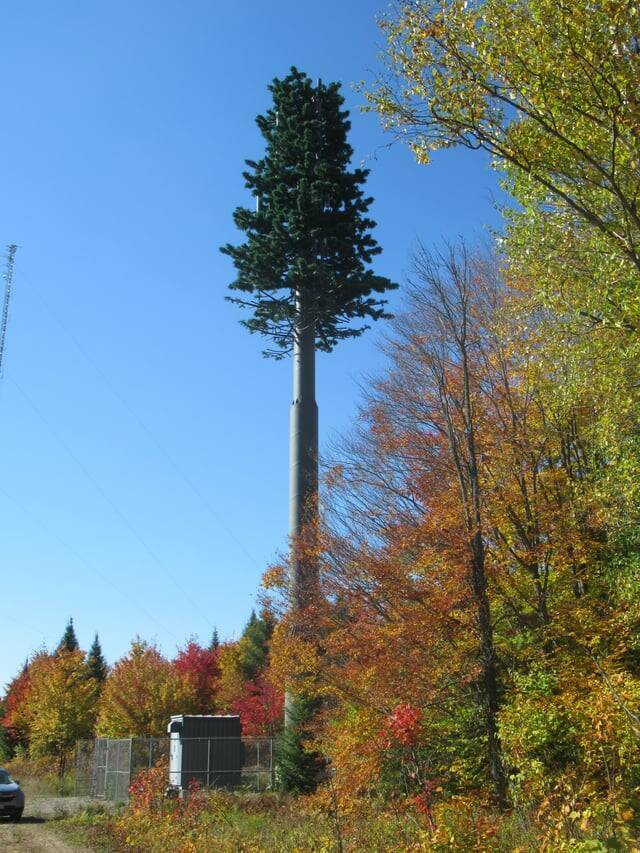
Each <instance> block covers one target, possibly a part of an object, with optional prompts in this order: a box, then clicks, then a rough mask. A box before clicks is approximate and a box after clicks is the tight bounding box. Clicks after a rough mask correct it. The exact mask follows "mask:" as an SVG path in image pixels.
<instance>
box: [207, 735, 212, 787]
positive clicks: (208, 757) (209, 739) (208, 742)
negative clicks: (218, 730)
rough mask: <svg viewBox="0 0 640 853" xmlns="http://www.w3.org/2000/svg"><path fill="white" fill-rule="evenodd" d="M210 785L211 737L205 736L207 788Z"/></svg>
mask: <svg viewBox="0 0 640 853" xmlns="http://www.w3.org/2000/svg"><path fill="white" fill-rule="evenodd" d="M210 787H211V738H207V788H210Z"/></svg>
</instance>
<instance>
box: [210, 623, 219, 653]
mask: <svg viewBox="0 0 640 853" xmlns="http://www.w3.org/2000/svg"><path fill="white" fill-rule="evenodd" d="M218 648H220V638H219V637H218V629H217V628H214V629H213V634H212V635H211V642H210V643H209V651H210V652H215V650H216V649H218Z"/></svg>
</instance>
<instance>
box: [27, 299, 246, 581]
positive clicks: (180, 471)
mask: <svg viewBox="0 0 640 853" xmlns="http://www.w3.org/2000/svg"><path fill="white" fill-rule="evenodd" d="M30 284H31V292H33V293H34V294H35V295H36V297H37V298H38V300H39V301H40V302H41V304H42V305H43V306H44V308H45V309H46V311H47V312H48V313H49V314H50V316H51V317H53V319H54V320H55V321H56V323H57V324H58V325H59V326H60V328H61V329H62V330H63V331H64V332H65V334H66V335H67V337H68V338H69V340H70V341H71V342H72V344H73V345H74V346H75V347H76V349H77V350H78V352H79V353H80V354H81V355H82V357H83V358H84V359H85V360H86V361H87V362H88V363H89V364H90V365H91V367H93V369H94V370H95V372H96V373H97V374H98V376H99V377H100V379H101V380H102V382H103V383H104V385H105V386H106V387H107V388H108V389H109V391H110V392H111V394H112V395H113V396H114V397H115V399H116V400H117V401H118V402H119V403H120V405H121V406H122V407H123V408H124V409H125V410H126V411H127V412H128V413H129V415H130V416H131V418H132V419H133V420H134V421H135V422H136V423H137V424H138V426H139V428H140V429H141V430H142V431H143V432H144V433H145V435H146V436H147V438H149V439H150V441H151V442H152V443H153V444H154V445H155V447H156V449H157V451H158V452H159V453H160V454H161V456H164V458H165V459H166V460H167V462H168V463H169V465H170V466H171V467H172V468H173V470H174V471H175V472H176V474H178V476H179V477H180V478H181V479H182V480H183V482H184V483H185V484H186V486H187V487H188V488H189V489H190V490H191V491H192V492H193V494H194V495H195V496H196V497H197V498H198V500H199V501H200V502H201V504H202V505H203V506H204V507H205V509H206V510H207V512H208V513H209V515H210V516H211V517H212V519H213V520H214V522H215V523H216V524H217V525H218V527H219V528H220V530H222V531H223V533H225V534H226V535H227V536H228V538H229V539H230V540H231V541H232V542H233V543H234V544H235V545H236V547H237V548H238V549H239V550H240V551H242V553H243V554H244V555H245V557H247V559H248V560H249V561H250V562H251V563H252V564H253V565H254V566H256V568H257V569H258V570H260V568H261V566H260V563H259V561H258V560H257V559H256V558H255V556H254V555H253V554H251V553H250V552H249V550H248V549H247V547H246V545H245V544H244V543H243V542H242V541H241V540H240V539H239V538H238V536H236V534H235V533H234V532H233V531H232V530H231V529H230V527H229V526H228V524H226V522H225V521H224V520H223V519H222V518H221V517H220V515H219V513H218V512H217V510H216V509H215V508H214V507H213V504H212V503H211V501H210V500H209V498H208V497H207V496H206V495H205V494H204V493H203V492H202V490H201V489H200V488H199V487H198V486H197V485H196V484H195V483H194V481H193V480H192V479H191V478H190V477H189V476H188V474H186V473H185V471H184V470H183V469H182V468H181V467H180V466H179V465H178V463H177V462H176V461H175V459H174V458H173V456H172V455H171V454H170V453H169V452H168V450H167V449H166V448H165V447H164V445H163V444H161V442H160V441H159V439H158V437H157V436H156V435H155V434H154V433H153V432H152V430H151V429H150V428H149V426H148V425H147V424H146V423H145V422H144V421H143V420H142V418H141V417H140V415H139V414H138V413H137V412H136V411H134V409H132V408H131V406H130V405H129V404H128V403H127V401H126V400H125V399H124V398H123V397H122V395H121V394H120V392H119V391H118V389H117V388H116V387H115V386H114V384H113V382H112V381H111V380H110V379H109V377H108V376H107V375H106V374H105V372H104V370H103V369H102V368H101V367H100V365H99V364H98V363H97V362H96V361H95V359H93V358H92V357H91V356H90V355H89V354H88V353H87V351H86V350H85V349H84V347H83V346H82V345H81V344H80V342H79V341H78V339H77V338H76V336H75V335H74V334H73V332H72V331H71V330H70V329H69V328H68V327H67V326H66V325H65V324H64V323H63V321H62V320H61V319H60V317H59V316H58V315H57V314H56V313H55V311H54V310H53V309H52V308H51V306H50V305H49V303H48V302H47V301H46V300H45V298H44V297H43V296H42V295H41V294H40V293H39V292H38V290H37V288H34V287H33V284H32V283H30Z"/></svg>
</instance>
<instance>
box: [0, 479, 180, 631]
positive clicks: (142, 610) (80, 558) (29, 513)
mask: <svg viewBox="0 0 640 853" xmlns="http://www.w3.org/2000/svg"><path fill="white" fill-rule="evenodd" d="M0 494H3V495H4V496H5V498H6V499H7V500H8V501H9V503H10V504H11V506H16V507H17V508H18V509H19V510H20V511H21V512H22V514H23V515H25V516H27V517H28V518H31V520H32V523H34V524H35V526H36V527H38V526H39V527H40V528H42V529H44V530H45V531H46V532H47V533H48V534H49V535H50V536H51V537H53V538H54V539H55V540H57V541H58V542H59V544H60V545H62V547H63V548H65V549H66V550H67V551H69V553H71V554H72V555H73V557H74V558H75V559H76V560H77V561H78V562H79V563H80V565H81V566H82V567H83V568H84V569H85V570H87V571H89V572H90V573H92V574H94V575H97V576H98V577H99V578H100V579H101V580H102V581H104V583H105V584H106V585H107V586H108V587H109V588H110V589H114V590H115V591H116V592H117V593H118V594H119V595H121V596H122V598H123V599H124V600H125V601H126V602H127V604H129V605H131V604H132V603H133V604H135V606H136V608H137V610H138V611H139V612H140V613H142V614H144V615H145V616H147V617H148V618H149V619H151V620H152V621H153V622H155V623H156V625H157V626H158V627H159V628H161V629H162V631H163V632H165V633H166V634H169V635H170V636H172V637H173V638H174V639H175V640H176V641H178V637H177V636H176V635H175V634H174V633H173V631H171V630H170V629H169V628H167V627H166V626H165V625H164V624H163V623H162V622H160V621H159V620H158V618H157V617H156V616H155V615H154V614H153V613H152V612H151V611H149V610H147V609H146V607H145V606H144V605H142V604H140V602H139V601H135V600H134V599H133V597H132V595H131V593H130V592H125V591H124V590H123V589H122V588H121V587H119V586H118V585H117V584H116V583H114V582H113V578H111V577H108V576H107V575H105V574H104V572H102V571H100V570H99V569H98V568H96V567H95V566H92V565H91V564H90V563H89V561H88V560H86V559H85V558H84V557H83V556H82V554H81V553H80V552H79V551H78V550H77V549H76V548H75V547H74V546H73V545H71V544H69V542H67V541H66V540H65V539H63V538H62V537H61V536H60V534H59V533H57V532H56V531H55V530H54V529H53V528H51V527H50V526H45V525H44V524H43V523H42V522H41V521H39V520H38V517H37V515H36V513H35V512H34V511H33V510H31V509H29V508H28V507H26V506H25V505H24V504H23V503H22V502H21V501H19V500H16V498H15V497H14V496H13V495H10V494H9V492H7V490H6V489H4V488H3V487H2V486H1V485H0ZM6 615H7V614H6V613H5V612H3V614H2V618H3V619H4V618H5V616H6ZM10 618H11V617H10ZM13 621H15V622H18V620H17V619H14V620H13ZM20 623H21V624H23V625H24V624H25V623H24V621H23V620H22V619H21V620H20ZM27 627H28V628H31V629H32V630H33V632H34V633H35V634H37V633H38V632H37V631H36V630H35V629H33V626H30V625H27ZM43 642H44V637H43Z"/></svg>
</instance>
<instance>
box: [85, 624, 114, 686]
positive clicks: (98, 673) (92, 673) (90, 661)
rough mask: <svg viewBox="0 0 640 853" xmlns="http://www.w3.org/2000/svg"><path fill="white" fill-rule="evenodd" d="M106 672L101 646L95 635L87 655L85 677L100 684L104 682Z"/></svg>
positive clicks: (107, 668) (107, 670)
mask: <svg viewBox="0 0 640 853" xmlns="http://www.w3.org/2000/svg"><path fill="white" fill-rule="evenodd" d="M108 672H109V667H108V666H107V662H106V660H105V658H104V655H103V654H102V646H101V645H100V640H99V638H98V635H97V634H96V636H95V638H94V640H93V643H92V644H91V648H90V649H89V654H88V655H87V675H88V676H89V678H93V679H95V680H96V681H97V682H98V684H102V683H103V682H104V681H105V680H106V678H107V674H108Z"/></svg>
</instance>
